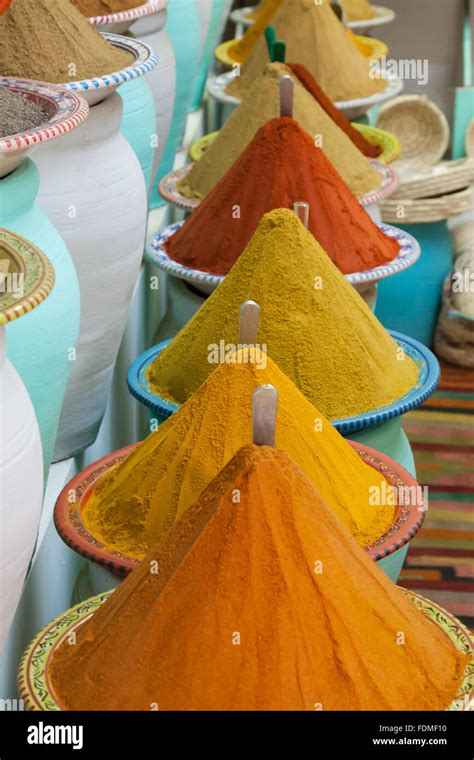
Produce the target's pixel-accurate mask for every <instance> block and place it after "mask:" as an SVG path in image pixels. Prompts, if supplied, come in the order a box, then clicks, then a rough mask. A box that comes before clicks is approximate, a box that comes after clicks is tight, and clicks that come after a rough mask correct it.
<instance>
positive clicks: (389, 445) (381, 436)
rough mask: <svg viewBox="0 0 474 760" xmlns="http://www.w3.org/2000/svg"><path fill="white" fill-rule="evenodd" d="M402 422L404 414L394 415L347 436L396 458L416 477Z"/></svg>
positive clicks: (411, 453)
mask: <svg viewBox="0 0 474 760" xmlns="http://www.w3.org/2000/svg"><path fill="white" fill-rule="evenodd" d="M402 423H403V415H401V416H400V417H394V418H393V419H392V420H387V421H386V422H382V423H380V424H379V425H373V426H371V427H367V428H364V429H363V430H359V431H358V432H357V433H350V434H348V435H347V438H350V439H351V440H352V441H357V442H358V443H361V444H363V445H365V446H370V447H371V448H372V449H377V451H381V452H382V453H383V454H386V455H387V456H389V457H391V458H392V459H394V460H395V462H398V464H401V465H402V467H404V468H405V470H407V471H408V472H409V473H410V475H413V477H414V478H415V477H416V470H415V460H414V458H413V452H412V450H411V446H410V442H409V440H408V438H407V436H406V433H405V431H404V430H403V427H402Z"/></svg>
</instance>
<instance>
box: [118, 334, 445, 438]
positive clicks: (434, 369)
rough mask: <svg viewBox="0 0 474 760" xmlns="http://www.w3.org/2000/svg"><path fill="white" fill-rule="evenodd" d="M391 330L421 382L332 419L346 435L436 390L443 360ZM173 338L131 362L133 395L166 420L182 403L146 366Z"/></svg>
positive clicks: (414, 404)
mask: <svg viewBox="0 0 474 760" xmlns="http://www.w3.org/2000/svg"><path fill="white" fill-rule="evenodd" d="M388 332H389V333H390V335H391V336H392V338H393V339H394V340H395V341H396V342H397V343H398V345H399V346H400V348H402V349H403V350H404V352H405V353H406V355H407V356H409V357H410V358H411V359H413V361H414V362H415V363H416V365H417V366H418V380H417V383H416V385H415V386H414V387H413V388H412V389H411V390H410V391H408V392H407V393H405V395H404V396H402V397H401V398H399V399H397V400H396V401H394V402H393V403H391V404H387V405H386V406H382V407H379V408H378V409H371V410H369V411H367V412H364V413H363V414H358V415H355V416H354V417H346V418H344V419H338V420H331V423H332V424H333V425H334V427H335V428H336V430H338V431H339V432H340V433H341V434H342V435H344V436H348V435H350V434H352V433H356V432H357V431H359V430H363V429H365V428H368V427H371V426H376V425H380V424H381V423H383V422H386V421H387V420H391V419H394V418H395V417H400V416H401V415H402V414H405V413H406V412H408V411H410V410H411V409H415V407H417V406H419V405H420V404H422V403H423V401H426V399H427V398H429V396H431V394H432V393H434V391H435V390H436V387H437V385H438V383H439V378H440V369H439V363H438V360H437V358H436V357H435V356H434V354H433V353H432V352H431V351H430V349H429V348H427V347H426V346H423V345H422V344H421V343H419V342H418V341H417V340H415V339H414V338H410V337H408V336H407V335H402V334H401V333H398V332H395V331H393V330H389V331H388ZM170 342H171V341H170V340H166V341H163V343H159V344H158V345H157V346H152V348H149V349H148V350H147V351H145V352H144V353H143V354H141V355H140V356H139V357H138V359H136V360H135V361H134V362H133V364H132V365H131V366H130V368H129V370H128V376H127V383H128V388H129V390H130V393H131V394H132V396H134V397H135V398H136V399H137V400H138V401H140V403H142V404H143V405H144V406H146V407H148V409H151V411H152V412H154V413H155V414H156V415H157V416H158V418H159V420H160V421H163V420H166V419H167V418H168V417H170V416H171V415H172V414H173V413H174V412H176V411H177V409H179V404H175V403H173V402H172V401H168V399H165V398H162V397H161V396H158V395H157V394H156V393H154V392H153V391H152V390H151V388H150V386H149V383H148V380H147V377H146V370H147V369H148V367H149V365H150V364H152V363H153V362H154V360H155V359H156V357H157V356H158V354H160V353H161V351H163V349H164V348H166V346H167V345H168V344H169V343H170Z"/></svg>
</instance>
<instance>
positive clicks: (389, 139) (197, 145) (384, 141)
mask: <svg viewBox="0 0 474 760" xmlns="http://www.w3.org/2000/svg"><path fill="white" fill-rule="evenodd" d="M352 126H353V127H355V128H356V129H357V130H358V131H359V132H360V133H361V134H362V135H364V137H365V139H366V140H368V141H369V142H371V143H372V144H373V145H377V146H378V147H380V148H381V149H382V153H381V154H380V155H379V156H377V161H381V162H382V163H383V164H391V163H392V161H396V160H397V158H398V157H399V156H400V153H401V145H400V142H399V140H398V139H397V138H396V137H395V135H391V134H390V132H386V131H385V130H384V129H379V128H378V127H369V126H368V125H366V124H357V123H354V124H353V125H352ZM218 134H219V132H210V133H209V134H208V135H204V137H201V138H200V139H199V140H196V142H194V143H193V144H192V145H191V147H190V148H189V158H190V159H191V161H199V159H200V158H202V157H203V155H204V153H205V152H206V150H207V149H208V147H209V146H210V145H212V143H213V142H214V140H215V139H216V137H217V135H218Z"/></svg>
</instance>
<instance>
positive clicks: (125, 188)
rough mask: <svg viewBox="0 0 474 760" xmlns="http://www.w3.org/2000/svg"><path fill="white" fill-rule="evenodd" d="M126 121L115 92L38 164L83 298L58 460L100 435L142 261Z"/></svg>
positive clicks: (44, 201)
mask: <svg viewBox="0 0 474 760" xmlns="http://www.w3.org/2000/svg"><path fill="white" fill-rule="evenodd" d="M121 121H122V100H121V98H120V96H119V95H117V94H116V93H114V94H112V95H110V96H109V97H107V98H106V99H105V100H103V101H102V102H101V103H98V104H97V105H95V106H93V107H92V108H91V109H90V114H89V118H88V120H87V122H85V124H83V125H82V126H81V127H79V128H78V129H77V130H75V131H74V132H72V133H71V134H70V135H66V136H65V137H64V138H63V139H62V140H60V141H58V142H57V144H56V145H55V146H54V148H53V149H49V147H48V146H47V145H46V146H44V148H43V150H42V151H40V152H39V153H38V158H37V164H38V168H39V170H40V175H41V184H40V192H39V195H38V201H39V203H40V205H41V207H42V208H43V209H44V211H45V212H46V213H47V214H48V216H49V218H50V219H51V221H52V222H53V224H54V225H55V227H56V228H57V230H58V231H59V233H60V235H61V236H62V238H63V239H64V241H65V242H66V245H67V246H68V248H69V251H70V253H71V256H72V259H73V261H74V265H75V268H76V272H77V276H78V280H79V286H80V291H81V325H80V333H79V339H78V343H77V352H76V354H75V357H73V361H72V367H71V373H70V376H69V382H68V385H67V388H66V395H65V399H64V404H63V409H62V413H61V419H60V423H59V430H58V436H57V439H56V448H55V454H54V461H58V460H62V459H67V458H68V457H71V456H73V455H75V454H78V453H79V452H81V451H83V450H84V449H85V448H87V447H88V446H89V445H90V444H92V443H93V442H94V440H95V438H96V436H97V433H98V430H99V427H100V423H101V421H102V417H103V415H104V412H105V407H106V402H107V394H108V390H109V387H110V382H111V378H112V372H113V368H114V363H115V359H116V356H117V352H118V348H119V344H120V339H121V336H122V333H123V330H124V327H125V322H126V319H127V313H128V307H129V304H130V301H131V298H132V294H133V289H134V287H135V283H136V281H137V278H138V274H139V270H140V263H141V260H142V254H143V247H144V239H145V231H146V220H147V192H146V186H145V180H144V177H143V172H142V170H141V167H140V164H139V162H138V159H137V157H136V155H135V153H134V152H133V150H132V148H131V147H130V145H129V144H128V142H127V141H126V140H125V138H124V137H123V135H122V134H121V133H120V125H121Z"/></svg>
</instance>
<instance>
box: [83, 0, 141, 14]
mask: <svg viewBox="0 0 474 760" xmlns="http://www.w3.org/2000/svg"><path fill="white" fill-rule="evenodd" d="M71 2H72V4H73V5H75V6H76V7H77V8H79V10H80V11H81V13H82V15H83V16H87V17H88V18H90V17H91V16H107V15H109V14H111V13H119V12H120V11H129V10H130V9H131V8H138V6H139V5H144V4H145V2H146V0H71Z"/></svg>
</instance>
